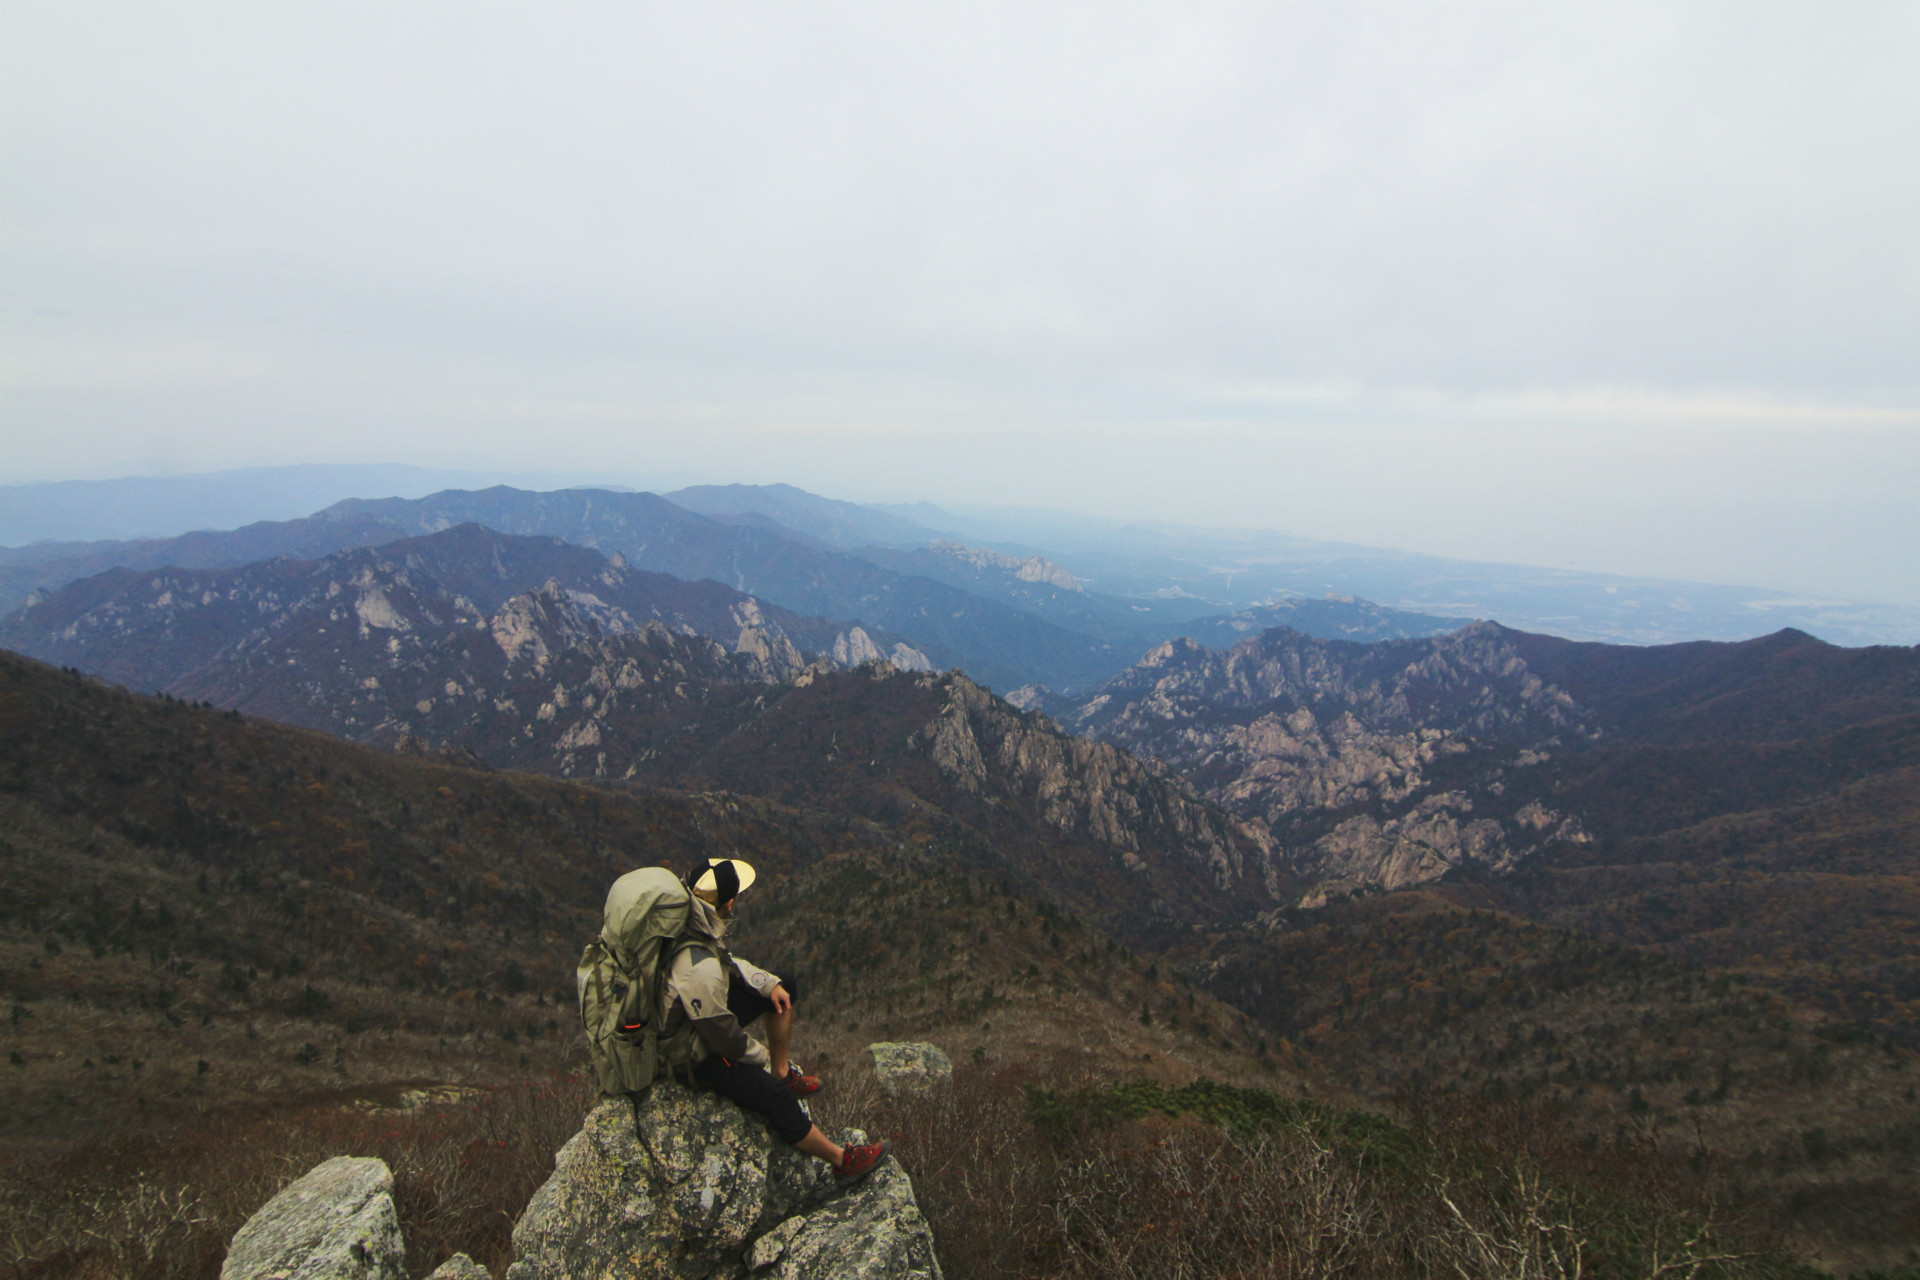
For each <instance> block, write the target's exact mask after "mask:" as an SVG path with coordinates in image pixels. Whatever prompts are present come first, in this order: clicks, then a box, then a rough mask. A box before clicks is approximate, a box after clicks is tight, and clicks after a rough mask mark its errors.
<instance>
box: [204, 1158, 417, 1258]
mask: <svg viewBox="0 0 1920 1280" xmlns="http://www.w3.org/2000/svg"><path fill="white" fill-rule="evenodd" d="M406 1274H407V1271H406V1249H405V1247H404V1246H403V1245H402V1243H401V1240H400V1219H399V1217H398V1215H397V1214H395V1213H394V1209H393V1174H392V1173H391V1172H390V1171H388V1169H387V1166H386V1162H385V1161H381V1160H375V1159H371V1158H367V1157H356V1156H335V1157H334V1158H333V1159H331V1160H328V1161H326V1162H324V1163H322V1164H319V1165H316V1166H314V1168H313V1169H312V1170H311V1171H310V1172H309V1173H308V1174H307V1175H306V1176H305V1177H304V1178H301V1179H300V1180H299V1181H298V1182H295V1183H293V1184H292V1185H291V1186H289V1187H287V1188H286V1189H285V1190H283V1191H281V1192H280V1194H279V1195H277V1196H275V1197H274V1198H273V1199H271V1200H269V1201H267V1203H266V1204H265V1205H263V1206H261V1208H260V1211H259V1212H258V1213H256V1214H254V1215H253V1216H252V1217H251V1218H248V1219H247V1222H246V1225H245V1226H243V1227H241V1228H240V1230H239V1231H237V1232H235V1233H234V1237H233V1242H232V1243H231V1244H230V1245H228V1246H227V1260H226V1263H225V1264H224V1265H223V1266H222V1267H221V1268H220V1280H404V1277H405V1276H406Z"/></svg>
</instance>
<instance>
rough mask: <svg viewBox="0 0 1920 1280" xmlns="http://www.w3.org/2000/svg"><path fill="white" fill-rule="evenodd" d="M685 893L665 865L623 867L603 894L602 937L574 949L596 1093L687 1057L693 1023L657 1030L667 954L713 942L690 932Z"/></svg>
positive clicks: (635, 1082)
mask: <svg viewBox="0 0 1920 1280" xmlns="http://www.w3.org/2000/svg"><path fill="white" fill-rule="evenodd" d="M690 897H691V895H690V894H689V893H688V892H687V886H686V884H685V883H684V882H682V881H681V879H680V877H679V876H677V875H675V874H674V873H673V872H671V871H669V870H667V869H666V868H665V867H644V868H642V869H641V870H639V871H629V872H627V874H626V875H623V876H621V877H620V878H619V879H618V880H615V881H614V882H613V888H611V889H609V890H608V891H607V908H606V916H605V920H604V922H603V924H602V926H601V930H600V936H599V937H597V938H595V939H594V940H593V941H591V942H589V943H588V944H587V949H586V950H585V951H583V952H581V953H580V966H579V969H578V971H577V973H576V979H577V981H578V985H579V989H580V1021H581V1023H582V1024H583V1025H584V1026H585V1028H586V1032H587V1055H588V1057H589V1058H591V1059H592V1061H593V1070H594V1074H595V1075H596V1076H597V1077H598V1078H599V1081H600V1091H601V1092H602V1093H607V1094H622V1093H638V1092H639V1091H640V1090H642V1089H645V1088H647V1087H648V1086H649V1085H651V1084H652V1083H653V1082H654V1079H655V1078H656V1077H657V1076H659V1074H660V1072H661V1068H663V1067H667V1068H679V1067H685V1066H687V1065H688V1063H689V1061H690V1058H691V1053H690V1050H691V1049H692V1044H691V1030H692V1029H691V1026H685V1027H682V1028H681V1029H680V1030H679V1031H678V1032H676V1033H675V1035H674V1036H672V1037H669V1038H667V1039H665V1040H663V1039H662V1038H661V1035H660V1024H661V1023H662V1022H663V1021H664V1020H665V1012H666V1010H665V1007H664V1006H665V1004H666V975H667V970H668V969H669V968H670V967H671V965H672V963H673V957H674V956H675V955H676V954H678V953H679V952H680V951H682V950H684V949H686V948H688V947H692V946H705V947H712V946H714V945H715V944H714V943H713V942H712V941H711V940H710V939H706V938H702V937H698V936H695V935H691V934H689V932H688V928H687V925H688V919H689V916H690V914H691V913H690V909H689V907H688V899H689V898H690ZM679 1041H686V1042H687V1043H677V1042H679Z"/></svg>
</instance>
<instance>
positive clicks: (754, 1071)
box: [693, 969, 813, 1143]
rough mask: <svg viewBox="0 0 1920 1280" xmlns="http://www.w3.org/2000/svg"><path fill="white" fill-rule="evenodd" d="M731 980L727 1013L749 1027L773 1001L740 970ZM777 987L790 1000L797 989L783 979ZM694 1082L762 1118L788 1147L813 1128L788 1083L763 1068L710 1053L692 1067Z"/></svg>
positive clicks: (789, 979)
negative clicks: (747, 982)
mask: <svg viewBox="0 0 1920 1280" xmlns="http://www.w3.org/2000/svg"><path fill="white" fill-rule="evenodd" d="M731 976H732V978H733V981H732V982H730V983H728V984H727V1012H729V1013H731V1014H732V1015H733V1016H734V1019H735V1021H737V1022H739V1024H740V1025H741V1026H743V1027H747V1026H752V1025H753V1023H755V1022H756V1021H758V1020H759V1018H760V1016H761V1015H762V1014H764V1013H767V1012H768V1011H769V1010H771V1009H772V1008H773V1001H772V1000H770V999H768V998H767V997H766V996H763V995H761V994H760V993H759V992H758V991H755V990H754V989H753V988H752V987H750V986H748V985H747V984H746V982H745V981H743V980H742V979H741V977H740V972H739V970H737V969H733V970H731ZM780 985H781V986H783V987H785V988H786V989H787V994H788V995H789V996H793V995H794V994H795V990H796V988H797V986H798V984H797V983H795V982H794V980H793V979H792V978H782V979H781V980H780ZM693 1078H694V1081H695V1083H697V1084H699V1085H700V1087H701V1088H703V1089H711V1090H713V1092H715V1093H717V1094H719V1095H720V1096H721V1097H723V1098H730V1099H732V1100H733V1101H734V1102H735V1103H737V1104H739V1105H740V1106H742V1107H745V1108H746V1109H747V1110H748V1111H752V1112H754V1113H755V1114H757V1115H762V1116H765V1117H766V1118H767V1123H768V1124H769V1125H770V1126H772V1128H773V1131H774V1132H775V1133H777V1134H779V1135H780V1137H781V1139H782V1140H783V1141H785V1142H787V1143H795V1142H798V1141H800V1139H802V1138H804V1137H806V1136H807V1132H808V1130H810V1129H812V1128H813V1121H812V1120H810V1119H808V1118H807V1113H806V1111H805V1110H804V1109H803V1108H802V1107H801V1106H800V1100H799V1099H798V1098H796V1097H794V1096H793V1090H791V1089H789V1088H787V1082H786V1081H785V1080H776V1079H774V1078H773V1075H772V1073H771V1072H769V1071H767V1069H766V1068H764V1067H750V1066H748V1065H746V1064H745V1063H742V1062H729V1061H727V1059H725V1058H723V1057H721V1056H720V1055H719V1054H717V1053H710V1054H708V1055H707V1056H706V1057H704V1058H702V1059H701V1060H700V1061H699V1062H697V1063H695V1064H694V1068H693Z"/></svg>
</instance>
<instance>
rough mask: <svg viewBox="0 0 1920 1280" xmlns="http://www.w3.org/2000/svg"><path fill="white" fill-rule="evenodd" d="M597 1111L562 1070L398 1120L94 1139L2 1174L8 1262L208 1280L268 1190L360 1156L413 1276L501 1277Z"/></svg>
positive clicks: (20, 1274) (325, 1110) (277, 1122)
mask: <svg viewBox="0 0 1920 1280" xmlns="http://www.w3.org/2000/svg"><path fill="white" fill-rule="evenodd" d="M591 1102H592V1097H591V1091H590V1089H589V1087H588V1086H587V1085H586V1083H585V1082H584V1081H583V1080H582V1079H581V1078H580V1077H577V1076H573V1075H553V1076H548V1077H544V1078H541V1079H537V1080H529V1081H523V1082H521V1083H519V1084H515V1085H511V1086H505V1087H500V1088H495V1089H488V1090H484V1091H480V1092H478V1093H477V1094H475V1095H474V1096H473V1097H471V1098H469V1099H468V1100H466V1101H462V1102H457V1103H446V1104H439V1105H425V1106H421V1107H418V1108H415V1109H413V1110H411V1111H405V1112H394V1111H366V1110H360V1109H354V1108H348V1107H342V1106H341V1105H340V1104H339V1103H338V1102H337V1101H335V1102H330V1103H327V1104H324V1105H310V1106H307V1107H304V1108H301V1109H297V1110H290V1111H286V1112H283V1113H280V1114H276V1115H271V1116H266V1117H252V1118H245V1117H226V1118H222V1119H219V1120H216V1121H212V1122H209V1123H206V1124H204V1125H201V1126H198V1127H195V1128H192V1129H188V1130H186V1131H183V1132H180V1133H177V1134H172V1135H169V1136H168V1137H166V1138H164V1139H161V1138H152V1137H141V1138H125V1139H120V1140H117V1141H103V1142H93V1143H88V1144H86V1145H84V1146H80V1147H77V1148H75V1149H73V1150H71V1151H68V1152H66V1153H65V1154H63V1155H61V1156H58V1157H56V1158H53V1159H50V1160H46V1161H44V1162H42V1163H40V1164H39V1165H37V1166H36V1167H34V1168H31V1169H26V1168H17V1167H16V1168H9V1169H8V1170H7V1171H6V1172H7V1181H6V1188H5V1191H4V1194H3V1195H0V1238H4V1239H5V1241H6V1242H7V1244H6V1249H7V1252H6V1253H4V1254H0V1263H4V1265H5V1266H7V1267H8V1268H9V1270H10V1273H11V1275H12V1276H13V1277H17V1278H18V1280H27V1278H28V1277H32V1278H33V1280H96V1278H97V1280H109V1278H112V1280H203V1278H209V1277H214V1276H217V1275H218V1274H219V1270H220V1263H221V1261H222V1260H223V1259H224V1257H225V1256H226V1245H227V1241H228V1240H229V1239H230V1238H231V1237H232V1235H233V1233H234V1232H235V1231H237V1230H238V1229H239V1228H240V1225H241V1224H242V1223H243V1222H245V1221H246V1219H247V1218H248V1217H249V1216H250V1215H251V1214H252V1213H253V1212H254V1211H255V1210H257V1209H258V1208H259V1207H260V1206H261V1205H263V1204H265V1203H266V1201H267V1200H268V1199H270V1198H271V1197H272V1196H273V1195H274V1193H276V1192H277V1191H279V1190H280V1189H281V1188H282V1187H284V1186H286V1185H287V1184H288V1183H289V1182H292V1181H293V1180H294V1179H295V1178H298V1177H299V1176H301V1175H302V1174H304V1173H305V1172H307V1170H309V1169H311V1168H312V1167H313V1166H314V1165H316V1164H319V1163H320V1162H321V1161H322V1160H326V1159H328V1158H330V1157H332V1156H337V1155H362V1156H378V1157H379V1158H381V1159H383V1160H385V1161H386V1162H387V1164H388V1166H389V1167H390V1168H391V1169H392V1170H393V1175H394V1201H395V1204H396V1207H397V1208H398V1210H399V1214H400V1225H401V1230H402V1231H403V1233H404V1235H405V1238H406V1242H407V1266H408V1270H409V1272H410V1273H411V1274H413V1275H416V1276H418V1275H424V1274H426V1273H427V1272H428V1271H431V1270H432V1269H433V1268H434V1267H435V1266H436V1265H438V1264H439V1263H440V1262H441V1261H442V1260H444V1259H445V1258H446V1257H447V1256H448V1255H449V1254H451V1253H454V1252H456V1251H464V1252H466V1253H469V1254H471V1255H473V1257H475V1258H476V1259H478V1260H479V1261H480V1262H481V1263H483V1264H484V1265H487V1266H490V1267H493V1268H494V1269H496V1270H498V1269H499V1268H501V1267H503V1266H504V1265H505V1264H506V1262H507V1261H508V1260H509V1259H510V1257H511V1249H512V1242H511V1232H512V1228H513V1222H514V1219H515V1218H517V1217H518V1216H519V1213H520V1211H521V1209H522V1208H524V1207H525V1205H526V1202H527V1199H528V1197H529V1196H531V1195H532V1194H533V1191H534V1189H535V1188H537V1187H538V1186H539V1185H540V1183H541V1182H543V1181H545V1179H546V1177H547V1175H548V1174H549V1173H550V1172H552V1169H553V1153H554V1152H555V1151H556V1150H558V1149H559V1147H560V1146H561V1144H562V1143H564V1142H565V1141H566V1140H567V1139H568V1138H569V1137H571V1136H572V1135H573V1133H574V1132H575V1131H576V1130H577V1129H578V1128H579V1125H580V1120H581V1117H582V1116H583V1115H584V1114H585V1111H586V1109H587V1107H588V1106H589V1105H590V1104H591Z"/></svg>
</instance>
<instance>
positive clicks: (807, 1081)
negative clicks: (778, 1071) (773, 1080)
mask: <svg viewBox="0 0 1920 1280" xmlns="http://www.w3.org/2000/svg"><path fill="white" fill-rule="evenodd" d="M787 1088H789V1089H791V1090H792V1091H793V1096H794V1097H796V1098H804V1097H807V1096H808V1095H809V1094H815V1093H818V1092H820V1077H819V1076H810V1075H806V1074H805V1073H803V1072H802V1071H801V1070H800V1068H799V1067H798V1066H789V1067H788V1068H787Z"/></svg>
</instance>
